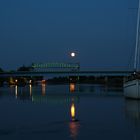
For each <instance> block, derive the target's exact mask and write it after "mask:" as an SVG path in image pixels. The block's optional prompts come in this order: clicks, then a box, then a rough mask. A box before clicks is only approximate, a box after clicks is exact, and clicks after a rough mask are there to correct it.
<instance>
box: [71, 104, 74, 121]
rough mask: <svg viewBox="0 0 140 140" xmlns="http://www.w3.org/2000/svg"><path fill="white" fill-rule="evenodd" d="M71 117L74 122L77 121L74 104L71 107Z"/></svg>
mask: <svg viewBox="0 0 140 140" xmlns="http://www.w3.org/2000/svg"><path fill="white" fill-rule="evenodd" d="M71 117H72V120H74V119H75V106H74V103H72V105H71Z"/></svg>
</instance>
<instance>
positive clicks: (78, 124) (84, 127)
mask: <svg viewBox="0 0 140 140" xmlns="http://www.w3.org/2000/svg"><path fill="white" fill-rule="evenodd" d="M122 95H123V92H122V91H120V90H118V89H117V90H114V89H113V90H111V89H107V88H106V87H103V86H102V85H89V84H81V85H80V84H74V83H70V84H69V85H47V84H42V85H41V86H32V85H28V86H26V87H18V86H12V87H9V88H8V87H3V88H0V112H1V117H0V124H1V125H0V139H40V138H41V139H60V138H61V139H62V140H63V139H64V140H65V139H67V140H69V139H70V140H71V139H72V140H84V139H86V138H89V137H90V139H98V140H100V139H107V140H112V139H113V140H118V139H120V140H124V139H127V140H135V139H136V140H139V139H140V134H139V132H140V101H132V100H126V99H124V97H123V96H122Z"/></svg>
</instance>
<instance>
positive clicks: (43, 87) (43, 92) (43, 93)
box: [42, 83, 46, 96]
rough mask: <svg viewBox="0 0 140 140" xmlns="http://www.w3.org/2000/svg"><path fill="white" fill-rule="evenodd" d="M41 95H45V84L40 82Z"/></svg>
mask: <svg viewBox="0 0 140 140" xmlns="http://www.w3.org/2000/svg"><path fill="white" fill-rule="evenodd" d="M42 95H43V96H45V95H46V84H45V83H42Z"/></svg>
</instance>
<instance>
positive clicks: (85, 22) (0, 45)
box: [0, 0, 138, 69]
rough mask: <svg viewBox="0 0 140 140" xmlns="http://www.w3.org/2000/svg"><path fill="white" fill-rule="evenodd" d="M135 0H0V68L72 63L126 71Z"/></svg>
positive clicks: (134, 18) (132, 41) (132, 43)
mask: <svg viewBox="0 0 140 140" xmlns="http://www.w3.org/2000/svg"><path fill="white" fill-rule="evenodd" d="M137 4H138V0H0V67H2V68H3V69H16V68H17V67H19V66H21V65H23V64H25V65H30V64H31V63H32V62H63V61H64V62H67V61H71V59H70V57H69V52H70V51H76V52H77V57H76V58H75V60H73V61H79V62H80V63H81V67H82V69H85V68H86V69H87V68H90V69H95V68H96V69H102V68H103V69H104V68H106V69H114V68H117V69H127V68H128V64H129V62H131V61H132V60H131V61H130V59H131V55H132V54H133V52H134V47H135V46H134V45H135V28H136V16H137V10H136V9H130V8H137Z"/></svg>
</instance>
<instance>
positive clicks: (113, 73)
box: [0, 70, 133, 77]
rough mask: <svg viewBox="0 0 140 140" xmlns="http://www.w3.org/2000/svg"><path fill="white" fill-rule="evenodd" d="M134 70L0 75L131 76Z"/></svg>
mask: <svg viewBox="0 0 140 140" xmlns="http://www.w3.org/2000/svg"><path fill="white" fill-rule="evenodd" d="M131 74H133V71H82V70H79V71H62V70H61V71H15V72H0V77H16V76H17V77H18V76H19V77H21V76H23V77H24V76H51V75H52V76H116V77H117V76H123V77H126V76H129V75H131Z"/></svg>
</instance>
